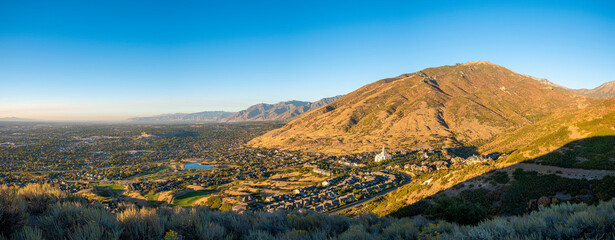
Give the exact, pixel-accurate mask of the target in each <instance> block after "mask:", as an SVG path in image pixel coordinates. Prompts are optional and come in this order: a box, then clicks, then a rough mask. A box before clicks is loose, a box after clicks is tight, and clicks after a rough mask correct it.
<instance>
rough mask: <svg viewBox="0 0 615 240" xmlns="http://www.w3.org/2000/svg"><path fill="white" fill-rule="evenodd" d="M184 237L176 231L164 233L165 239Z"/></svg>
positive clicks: (171, 239) (177, 239)
mask: <svg viewBox="0 0 615 240" xmlns="http://www.w3.org/2000/svg"><path fill="white" fill-rule="evenodd" d="M182 239H183V237H182V236H181V235H179V233H177V232H176V231H173V230H169V231H168V232H167V233H165V234H164V240H182Z"/></svg>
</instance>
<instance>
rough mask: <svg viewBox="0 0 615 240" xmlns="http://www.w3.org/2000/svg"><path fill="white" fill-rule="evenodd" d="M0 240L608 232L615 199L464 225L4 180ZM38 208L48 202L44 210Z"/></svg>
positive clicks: (604, 235)
mask: <svg viewBox="0 0 615 240" xmlns="http://www.w3.org/2000/svg"><path fill="white" fill-rule="evenodd" d="M0 195H1V196H3V197H2V198H0V212H1V213H2V214H0V239H187V240H189V239H578V238H586V239H588V238H591V239H608V238H613V237H614V236H615V235H614V234H615V218H613V217H612V216H615V201H608V202H601V203H600V204H598V205H595V206H590V205H587V204H569V203H564V204H561V205H556V206H552V207H548V208H540V209H539V211H535V212H532V213H531V214H529V215H528V216H516V217H503V218H494V219H490V220H484V221H482V222H480V223H478V224H477V225H459V224H456V223H450V222H446V221H431V220H428V219H425V218H421V217H416V218H401V219H397V218H393V217H377V216H375V215H373V214H371V215H370V214H368V215H360V216H356V217H346V216H342V215H328V214H319V213H313V212H303V213H301V212H274V213H265V212H257V213H245V214H238V213H235V212H228V211H214V210H210V209H209V208H207V207H190V208H181V207H173V208H172V207H161V208H141V209H137V208H134V207H130V206H126V207H124V208H122V209H120V211H119V212H117V213H111V212H109V211H107V210H106V209H105V208H103V207H102V206H101V205H98V204H96V203H95V202H94V203H90V202H88V201H87V200H86V199H84V198H81V197H77V196H74V195H71V194H66V193H63V192H61V191H59V190H58V189H55V188H53V187H51V186H49V185H29V186H27V187H25V188H21V189H17V188H11V187H6V186H0ZM39 207H42V208H40V209H39Z"/></svg>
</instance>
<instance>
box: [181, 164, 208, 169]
mask: <svg viewBox="0 0 615 240" xmlns="http://www.w3.org/2000/svg"><path fill="white" fill-rule="evenodd" d="M212 167H214V165H201V164H200V163H190V164H185V165H184V169H209V168H212Z"/></svg>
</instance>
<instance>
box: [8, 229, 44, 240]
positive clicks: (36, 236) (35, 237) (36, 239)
mask: <svg viewBox="0 0 615 240" xmlns="http://www.w3.org/2000/svg"><path fill="white" fill-rule="evenodd" d="M11 239H16V240H17V239H18V240H41V239H43V232H42V231H41V230H40V229H38V228H36V227H33V228H31V227H28V226H26V227H24V228H22V229H21V230H19V231H18V232H15V233H14V234H13V235H12V237H11Z"/></svg>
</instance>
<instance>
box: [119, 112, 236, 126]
mask: <svg viewBox="0 0 615 240" xmlns="http://www.w3.org/2000/svg"><path fill="white" fill-rule="evenodd" d="M232 114H233V113H232V112H223V111H206V112H197V113H173V114H162V115H157V116H151V117H136V118H131V119H129V121H131V122H139V123H193V122H219V121H221V120H222V119H224V118H226V117H228V116H231V115H232Z"/></svg>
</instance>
